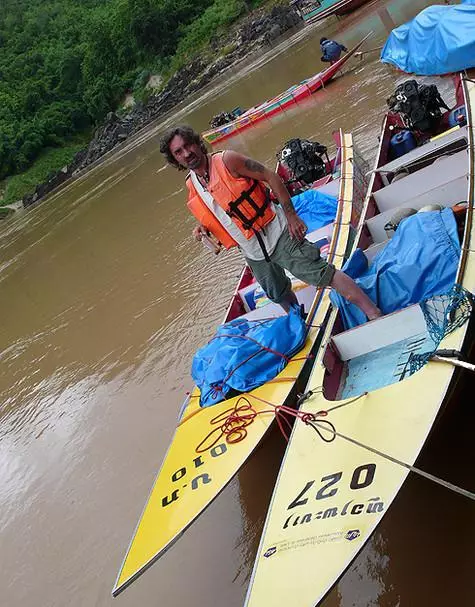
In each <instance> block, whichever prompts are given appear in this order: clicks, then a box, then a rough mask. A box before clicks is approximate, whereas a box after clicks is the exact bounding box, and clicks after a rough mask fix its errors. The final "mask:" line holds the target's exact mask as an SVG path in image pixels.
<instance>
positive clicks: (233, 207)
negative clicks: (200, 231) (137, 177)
mask: <svg viewBox="0 0 475 607" xmlns="http://www.w3.org/2000/svg"><path fill="white" fill-rule="evenodd" d="M186 185H187V187H188V208H189V210H190V211H191V213H192V214H193V215H194V216H195V217H196V219H197V220H198V221H199V222H200V224H201V225H202V226H203V227H205V228H206V229H207V230H208V231H209V232H211V234H212V235H213V236H214V237H215V238H216V239H217V240H219V242H220V243H221V244H222V245H223V246H224V247H225V248H226V249H230V248H231V247H235V246H237V242H236V241H235V240H234V238H233V237H232V236H231V235H230V234H229V232H228V231H227V230H226V229H225V227H224V226H223V225H222V223H221V222H220V221H219V219H218V218H217V217H216V215H215V214H214V213H213V212H212V211H211V209H210V208H209V207H208V206H207V204H206V203H205V202H204V201H203V200H202V198H201V196H200V195H199V193H198V191H197V190H196V188H195V186H194V184H193V182H192V180H191V177H190V176H188V177H187V179H186ZM207 189H208V192H209V193H210V194H211V196H212V197H213V199H214V200H215V202H216V203H217V204H218V205H219V206H220V207H221V208H222V209H223V210H224V211H225V212H226V213H227V215H229V217H230V218H231V219H232V221H233V223H234V224H235V225H236V226H237V227H238V228H239V229H240V231H241V232H242V233H243V234H244V236H245V237H246V238H247V240H249V239H250V238H252V237H253V236H254V235H258V233H259V232H260V231H261V230H262V228H264V227H265V226H266V225H267V224H268V223H270V222H271V221H272V220H273V219H274V217H275V212H274V211H273V210H272V208H271V206H270V199H269V195H268V193H267V191H266V189H265V187H264V186H263V185H262V183H260V182H259V181H256V180H255V179H249V178H247V177H234V176H233V175H231V173H230V172H229V171H228V169H227V167H226V165H225V164H224V161H223V152H217V153H216V154H213V155H212V159H211V174H210V179H209V184H208V188H207Z"/></svg>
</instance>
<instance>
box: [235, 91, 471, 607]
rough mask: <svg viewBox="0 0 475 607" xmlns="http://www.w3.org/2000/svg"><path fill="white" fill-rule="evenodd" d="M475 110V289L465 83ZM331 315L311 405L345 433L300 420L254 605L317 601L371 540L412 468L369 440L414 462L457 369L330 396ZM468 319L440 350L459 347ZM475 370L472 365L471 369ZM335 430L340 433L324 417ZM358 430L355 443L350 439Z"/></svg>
mask: <svg viewBox="0 0 475 607" xmlns="http://www.w3.org/2000/svg"><path fill="white" fill-rule="evenodd" d="M464 87H465V97H466V100H467V115H468V117H469V129H468V130H469V138H470V140H469V155H468V157H469V180H468V201H469V203H470V205H469V209H468V211H467V223H466V233H465V242H464V247H463V248H462V255H461V259H460V264H459V269H458V276H457V282H458V283H460V284H462V285H463V286H464V287H465V288H466V289H467V290H469V291H471V292H472V293H473V292H474V291H475V252H474V249H475V247H474V246H473V244H474V243H475V221H474V212H475V211H474V166H475V161H474V150H475V148H474V135H475V133H474V122H473V120H474V110H473V108H475V84H474V83H473V82H470V81H465V82H464ZM336 316H337V312H336V311H332V316H331V318H330V320H329V323H328V325H327V328H326V330H325V337H324V339H323V341H322V345H321V346H320V349H319V353H318V355H317V359H316V364H315V367H314V369H313V371H312V374H311V377H310V379H309V384H308V386H309V389H311V390H313V391H314V394H313V396H312V397H311V398H309V399H308V400H307V401H305V402H304V404H303V405H302V409H303V410H304V411H306V412H307V411H308V412H310V413H317V412H319V411H322V410H323V411H328V415H327V416H326V417H321V419H322V420H329V421H330V422H331V423H332V424H333V425H334V427H335V429H336V432H337V433H338V434H339V435H340V436H337V437H336V438H335V440H334V441H333V442H331V443H325V442H323V441H322V439H321V438H319V437H318V435H317V434H316V432H315V431H314V430H313V429H312V428H311V427H309V426H306V425H305V424H303V423H301V422H297V423H296V424H295V425H294V428H293V432H292V435H291V438H290V442H289V445H288V448H287V451H286V454H285V457H284V462H283V465H282V468H281V470H280V473H279V477H278V479H277V483H276V488H275V491H274V495H273V497H272V501H271V505H270V508H269V512H268V515H267V520H266V523H265V527H264V532H263V536H262V540H261V544H260V546H259V550H258V554H257V557H256V563H255V566H254V571H253V575H252V579H251V584H250V587H249V591H248V595H247V600H246V607H288V606H289V605H298V606H299V607H314V606H315V605H317V604H319V603H320V601H321V600H322V599H323V598H324V596H325V595H326V594H327V592H328V591H329V590H330V589H331V588H332V586H333V585H334V584H335V582H336V581H337V580H338V579H339V577H340V576H341V574H342V573H343V572H344V571H345V570H346V568H347V567H348V565H349V564H350V563H351V561H352V560H353V558H354V557H355V556H356V554H357V553H358V552H359V550H360V549H361V548H362V546H363V545H364V543H365V542H366V541H367V540H368V538H369V536H370V535H371V533H372V531H373V530H374V528H375V527H376V525H377V524H378V523H379V521H380V520H381V518H382V517H383V515H384V514H385V512H386V511H387V510H388V507H389V505H390V504H391V502H392V501H393V499H394V498H395V496H396V495H397V493H398V491H399V489H400V487H401V485H402V483H403V482H404V480H405V479H406V476H407V474H408V470H407V469H406V468H405V467H403V466H401V465H398V464H395V463H393V462H391V461H390V460H389V459H386V458H384V457H382V456H381V455H378V454H376V453H374V452H372V451H370V450H368V449H365V448H363V447H362V446H361V445H366V446H369V447H371V448H373V449H375V450H377V451H379V452H382V453H384V454H389V455H390V456H391V457H393V458H396V459H398V460H400V461H402V462H406V463H408V464H409V465H413V464H414V462H415V460H416V458H417V456H418V454H419V453H420V450H421V449H422V446H423V444H424V442H425V440H426V438H427V436H428V434H429V432H430V429H431V427H432V425H433V423H434V421H435V419H436V417H437V415H438V413H439V411H440V410H441V408H442V407H443V406H444V405H446V404H447V403H448V401H449V398H450V390H449V388H450V386H451V382H452V381H453V379H454V373H456V372H457V373H460V371H456V370H455V368H454V367H453V366H451V365H448V364H440V363H437V362H429V363H428V364H426V365H425V366H424V367H423V368H422V369H421V370H420V371H418V372H417V373H415V374H414V375H412V376H411V377H408V378H407V379H404V380H403V381H401V382H399V383H395V384H392V385H390V386H386V387H384V388H381V389H379V390H375V391H373V392H371V393H368V394H364V395H362V396H361V397H357V398H350V399H346V400H342V401H329V400H327V399H326V398H325V396H324V395H323V394H322V392H321V391H320V389H321V387H322V386H323V381H324V373H325V369H324V367H323V353H324V351H325V347H326V343H327V342H328V340H329V339H330V336H331V329H332V324H333V323H334V321H335V319H336ZM466 333H467V323H466V324H465V325H463V326H462V327H460V328H458V329H456V330H455V331H453V332H452V333H450V334H449V335H448V336H446V337H445V338H444V339H443V340H442V342H441V343H440V345H439V348H444V349H445V348H447V349H452V348H453V349H456V350H460V349H461V347H462V344H463V343H464V340H465V338H466ZM465 373H466V371H465ZM320 429H321V432H322V434H323V436H325V437H326V438H330V437H331V436H332V434H331V433H330V432H329V431H328V429H327V430H325V426H324V425H320ZM342 436H345V437H349V438H351V439H352V440H354V441H357V442H359V443H361V445H357V444H355V443H352V442H349V441H348V440H345V439H344V438H343V437H342Z"/></svg>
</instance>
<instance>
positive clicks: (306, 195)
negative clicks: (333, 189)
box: [292, 190, 338, 232]
mask: <svg viewBox="0 0 475 607" xmlns="http://www.w3.org/2000/svg"><path fill="white" fill-rule="evenodd" d="M292 203H293V205H294V208H295V211H296V213H297V215H298V216H299V217H300V218H301V219H302V220H303V221H304V222H305V223H306V224H307V228H308V231H309V232H313V231H314V230H318V229H319V228H323V226H326V225H327V224H329V223H331V222H332V221H334V220H335V217H336V211H337V208H338V199H337V198H335V196H330V194H324V193H323V192H319V191H318V190H306V191H305V192H302V193H301V194H297V196H292Z"/></svg>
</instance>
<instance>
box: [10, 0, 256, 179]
mask: <svg viewBox="0 0 475 607" xmlns="http://www.w3.org/2000/svg"><path fill="white" fill-rule="evenodd" d="M259 3H260V2H259V1H254V5H255V4H259ZM2 4H3V5H4V8H3V10H2V11H1V12H0V179H1V178H3V177H5V176H7V175H11V174H14V173H17V172H21V171H23V170H24V169H25V168H26V167H28V166H29V165H30V164H31V163H32V162H33V160H34V159H35V158H36V157H37V156H38V155H39V153H40V152H41V150H42V149H43V148H45V147H51V146H60V145H62V144H63V143H64V142H65V141H67V140H68V138H70V137H71V136H74V134H75V133H78V132H79V133H80V132H83V131H84V130H85V129H88V128H90V127H91V126H92V125H94V124H96V123H98V122H99V121H101V120H102V119H103V118H104V116H105V115H106V113H107V112H109V111H111V110H113V109H116V107H117V105H118V103H119V101H120V99H121V98H122V96H123V95H124V93H125V91H126V90H129V89H131V88H132V87H133V86H134V84H135V85H136V83H137V82H138V81H141V76H142V75H143V73H144V72H146V71H147V70H148V69H150V68H151V67H154V68H156V66H161V68H164V67H166V66H169V69H170V66H173V67H174V66H177V65H180V64H183V62H184V61H185V60H186V58H187V57H189V56H190V55H191V54H192V53H193V52H195V51H196V50H197V49H198V48H199V47H200V46H202V45H204V44H206V42H207V41H208V40H209V39H210V38H211V37H212V36H213V35H215V34H216V32H217V31H219V29H220V28H222V27H224V26H227V25H229V23H231V22H232V21H233V20H234V19H236V18H237V17H238V16H239V15H240V14H242V13H243V12H245V10H246V7H247V6H248V5H249V2H245V1H244V0H201V1H200V2H196V0H3V2H2ZM177 56H178V57H179V59H178V60H177Z"/></svg>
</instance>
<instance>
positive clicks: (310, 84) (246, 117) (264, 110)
mask: <svg viewBox="0 0 475 607" xmlns="http://www.w3.org/2000/svg"><path fill="white" fill-rule="evenodd" d="M369 35H370V34H368V35H367V36H365V37H364V38H363V40H361V41H360V42H359V43H358V44H357V45H356V46H355V47H353V48H352V49H351V50H350V51H348V52H347V53H346V54H345V55H344V56H343V57H341V59H339V60H338V61H337V62H336V63H334V64H333V65H330V66H329V67H328V68H326V69H325V70H323V71H322V72H319V73H318V74H315V75H314V76H311V77H310V78H307V79H306V80H303V81H302V82H300V83H299V84H294V85H293V86H291V87H290V88H288V89H287V90H286V91H284V92H283V93H280V94H279V95H277V96H276V97H273V98H272V99H268V100H267V101H264V102H263V103H261V104H260V105H257V106H255V107H252V108H250V109H249V110H247V111H246V112H244V113H243V114H241V115H240V116H239V117H238V118H236V120H233V121H232V122H228V124H225V125H223V126H220V127H217V128H215V129H211V130H209V131H205V132H204V133H202V137H203V139H205V140H206V141H207V142H208V143H218V141H223V140H224V139H227V138H228V137H232V136H233V135H236V134H237V133H240V132H242V131H244V130H245V129H247V128H249V127H251V126H253V125H254V124H257V123H258V122H260V121H261V120H264V119H265V118H270V117H271V116H274V115H275V114H277V113H278V112H281V111H283V110H285V109H286V108H288V107H290V106H292V105H294V104H295V103H298V102H299V101H302V100H303V99H306V98H307V97H310V95H313V93H315V92H316V91H318V90H319V89H321V88H323V87H324V86H325V85H326V84H327V82H329V81H330V80H331V79H332V78H333V77H334V76H335V75H336V73H337V72H338V71H339V70H340V69H341V68H342V67H343V66H344V65H345V63H346V62H347V61H348V60H349V59H350V57H352V56H353V55H354V54H355V53H356V52H357V51H358V49H359V48H360V47H361V45H362V44H363V43H364V42H365V41H366V39H367V38H368V36H369Z"/></svg>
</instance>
